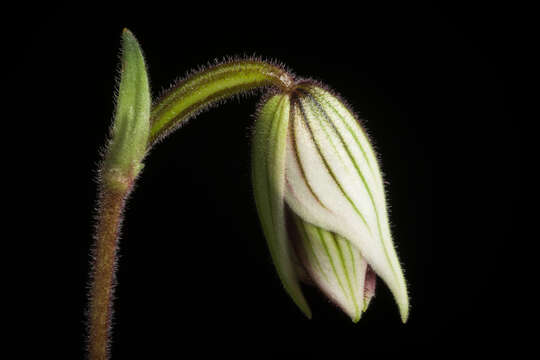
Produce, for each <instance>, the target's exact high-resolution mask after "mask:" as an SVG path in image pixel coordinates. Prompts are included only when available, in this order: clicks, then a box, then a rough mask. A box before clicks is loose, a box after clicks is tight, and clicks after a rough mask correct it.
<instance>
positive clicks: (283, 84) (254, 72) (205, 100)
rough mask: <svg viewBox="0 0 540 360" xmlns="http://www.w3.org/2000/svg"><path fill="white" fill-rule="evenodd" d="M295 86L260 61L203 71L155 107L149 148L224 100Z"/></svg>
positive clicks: (289, 77)
mask: <svg viewBox="0 0 540 360" xmlns="http://www.w3.org/2000/svg"><path fill="white" fill-rule="evenodd" d="M292 84H293V78H292V75H290V74H289V73H287V72H286V71H285V70H284V69H283V68H281V67H279V66H277V65H273V64H270V63H266V62H263V61H259V60H235V61H230V62H226V63H223V64H219V65H216V66H212V67H210V68H208V69H205V70H202V71H200V72H198V73H195V74H194V75H192V76H189V77H187V78H186V79H184V80H182V81H180V82H179V83H178V84H176V86H174V87H173V88H172V89H171V90H170V91H168V92H167V93H166V94H165V95H164V96H162V97H161V98H160V99H159V100H158V101H157V102H156V103H155V104H154V106H153V108H152V112H151V115H150V122H151V129H150V138H149V142H148V145H149V146H152V145H153V144H154V143H155V142H156V141H157V140H159V139H161V138H163V137H164V136H166V135H167V134H169V133H170V132H171V131H173V130H174V129H176V128H177V127H178V126H180V125H181V124H182V123H183V122H185V121H186V120H188V119H189V118H191V117H193V116H195V115H197V114H198V113H199V112H201V111H202V110H204V109H206V108H208V107H209V106H211V105H213V104H215V103H217V102H219V101H221V100H224V99H226V98H229V97H231V96H234V95H238V94H241V93H244V92H246V91H249V90H253V89H257V88H263V87H270V86H273V87H275V88H278V89H280V90H287V89H289V88H290V87H291V86H292Z"/></svg>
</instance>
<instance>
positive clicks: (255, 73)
mask: <svg viewBox="0 0 540 360" xmlns="http://www.w3.org/2000/svg"><path fill="white" fill-rule="evenodd" d="M122 36H123V52H122V70H121V75H122V77H121V81H120V87H119V96H118V102H117V113H116V118H115V122H114V124H113V128H112V133H111V141H110V143H109V146H108V149H107V152H106V154H105V157H104V161H103V164H102V169H101V174H102V176H101V178H100V196H99V208H98V221H97V227H96V233H95V246H94V249H93V255H94V256H93V264H92V265H93V266H92V284H91V290H90V304H89V309H88V323H89V324H88V325H89V328H88V331H89V335H88V355H89V359H90V360H107V359H109V341H110V339H109V338H110V336H109V335H110V329H111V318H112V311H113V307H112V300H113V291H114V285H115V270H116V268H117V265H116V254H117V251H118V238H119V234H120V227H121V224H122V215H123V211H124V207H125V204H126V200H127V198H128V195H129V194H130V192H131V189H132V188H133V185H134V182H135V180H136V178H137V176H138V175H139V173H140V171H141V169H142V167H143V163H142V161H143V159H144V157H145V155H146V152H147V150H148V149H149V148H150V147H152V146H153V145H154V144H155V142H156V141H157V140H159V139H162V138H163V137H165V136H166V135H168V134H170V133H171V132H172V131H173V130H174V129H176V128H177V127H179V126H180V125H182V123H184V122H185V121H187V120H188V119H190V118H191V117H193V116H195V115H197V114H198V113H199V112H201V111H203V110H205V109H207V108H209V107H210V106H211V105H213V104H216V103H218V102H219V101H221V100H225V99H226V98H229V97H232V96H235V95H238V94H241V93H245V92H246V91H250V90H254V89H257V88H264V87H274V88H278V89H280V90H281V91H288V89H290V88H291V87H292V86H293V78H292V76H291V75H289V74H288V73H287V72H286V71H285V70H284V69H283V68H281V67H279V66H276V65H273V64H269V63H266V62H263V61H259V60H253V59H249V60H234V61H229V62H225V63H223V64H219V65H215V66H212V67H209V68H208V69H206V70H203V71H200V72H198V73H195V74H193V75H191V76H188V77H187V78H186V79H184V80H182V81H180V82H178V83H177V85H176V86H174V87H172V88H171V90H170V91H168V92H167V93H166V94H164V95H163V96H162V97H161V98H160V99H159V100H158V101H157V102H156V103H155V104H154V106H153V108H152V109H151V110H150V91H149V86H148V79H147V74H146V67H145V63H144V59H143V56H142V51H141V49H140V47H139V44H138V42H137V40H136V39H135V37H134V36H133V34H131V33H130V32H129V31H128V30H124V32H123V34H122Z"/></svg>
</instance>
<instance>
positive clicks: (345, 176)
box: [253, 82, 409, 322]
mask: <svg viewBox="0 0 540 360" xmlns="http://www.w3.org/2000/svg"><path fill="white" fill-rule="evenodd" d="M253 186H254V191H255V200H256V203H257V209H258V212H259V217H260V219H261V222H262V225H263V229H264V234H265V236H266V238H267V241H268V245H269V248H270V252H271V254H272V258H273V260H274V263H275V265H276V268H277V270H278V273H279V275H280V278H281V280H282V282H283V284H284V286H285V289H286V290H287V291H288V292H289V294H290V295H291V296H292V298H293V299H294V301H295V302H296V303H297V304H298V305H299V306H300V308H301V309H302V310H303V311H304V312H305V313H306V314H308V315H309V314H310V311H309V307H308V306H307V304H306V301H305V299H304V297H303V295H302V292H301V290H300V285H299V275H298V274H299V271H298V270H297V269H296V268H295V262H297V261H299V262H300V263H301V266H302V267H303V268H304V270H305V271H307V273H308V274H309V275H310V277H311V279H312V280H313V281H314V282H315V283H316V284H317V285H318V286H319V287H320V288H321V290H323V291H324V292H325V293H326V294H327V295H328V296H329V297H330V298H331V299H332V300H333V301H334V302H335V303H336V304H337V305H338V306H340V307H341V308H342V309H343V310H344V311H345V312H346V313H347V314H348V315H349V316H350V317H351V318H352V319H353V321H358V320H359V319H360V317H361V314H362V312H363V311H365V310H366V308H367V305H368V303H369V300H370V299H371V297H372V296H373V291H374V286H375V282H374V277H373V276H372V273H371V271H374V272H375V273H376V274H377V275H378V276H379V277H380V278H382V280H383V281H384V282H385V283H386V284H387V285H388V287H389V288H390V290H391V292H392V294H393V295H394V297H395V299H396V302H397V304H398V306H399V309H400V313H401V318H402V320H403V322H405V321H406V320H407V317H408V307H409V301H408V295H407V288H406V284H405V280H404V277H403V272H402V269H401V266H400V263H399V261H398V258H397V255H396V251H395V249H394V245H393V242H392V237H391V234H390V227H389V221H388V215H387V210H386V201H385V195H384V188H383V181H382V176H381V171H380V169H379V165H378V162H377V159H376V155H375V152H374V151H373V148H372V146H371V145H370V142H369V140H368V137H367V135H366V134H365V132H364V130H363V129H362V128H361V126H360V125H359V122H358V120H357V119H356V118H355V116H354V115H353V114H352V113H351V111H350V110H349V109H348V108H347V107H346V106H345V105H344V104H343V103H342V101H340V100H339V99H338V98H337V97H336V96H335V95H333V94H332V93H331V92H329V91H328V90H326V89H324V88H322V87H321V86H318V85H315V84H313V83H311V82H302V83H299V84H297V85H296V86H295V87H294V88H293V89H292V90H291V91H290V92H288V93H283V94H278V95H274V96H273V97H271V98H269V99H268V100H267V101H266V103H265V104H264V105H263V106H262V107H261V110H260V112H259V115H258V117H257V122H256V126H255V134H254V142H253ZM286 205H287V206H288V207H289V208H290V210H291V212H292V218H293V220H295V223H296V225H297V235H298V236H297V237H298V238H299V239H300V240H299V241H293V237H292V236H291V234H288V233H287V231H286V227H285V221H286V212H285V211H286V210H285V207H286ZM297 259H298V260H297Z"/></svg>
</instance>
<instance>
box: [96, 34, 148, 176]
mask: <svg viewBox="0 0 540 360" xmlns="http://www.w3.org/2000/svg"><path fill="white" fill-rule="evenodd" d="M150 106H151V96H150V86H149V81H148V75H147V73H146V65H145V62H144V58H143V54H142V51H141V48H140V46H139V43H138V42H137V39H135V37H134V36H133V34H132V33H131V32H130V31H129V30H127V29H124V31H123V33H122V67H121V70H120V83H119V86H118V98H117V101H116V116H115V119H114V123H113V127H112V131H111V140H110V142H109V146H108V149H107V153H106V155H105V159H104V165H103V169H104V170H105V171H107V172H109V173H111V174H115V176H118V177H121V178H134V177H136V176H137V174H138V173H139V171H140V170H141V168H142V166H143V165H142V160H143V158H144V156H145V154H146V149H147V144H148V136H149V133H150ZM109 175H110V174H107V175H106V176H109ZM105 180H106V181H107V180H108V179H105Z"/></svg>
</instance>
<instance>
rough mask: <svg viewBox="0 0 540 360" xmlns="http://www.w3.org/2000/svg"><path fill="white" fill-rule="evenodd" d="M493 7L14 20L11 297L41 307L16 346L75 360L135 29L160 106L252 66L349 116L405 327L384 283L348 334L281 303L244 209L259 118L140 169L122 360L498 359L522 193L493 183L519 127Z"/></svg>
mask: <svg viewBox="0 0 540 360" xmlns="http://www.w3.org/2000/svg"><path fill="white" fill-rule="evenodd" d="M491 6H492V5H485V6H484V5H477V6H476V7H474V8H471V7H466V6H463V7H449V6H448V7H444V6H434V5H430V4H421V5H414V6H409V5H408V6H401V7H393V6H391V5H384V6H380V7H372V6H361V7H359V8H352V7H351V5H344V4H339V3H337V2H336V3H331V4H325V3H320V4H314V3H310V4H302V5H300V4H296V3H284V4H282V3H271V2H267V3H264V2H252V3H251V4H249V5H248V4H236V3H228V4H226V5H220V6H217V5H214V4H211V3H203V2H199V3H195V4H187V3H180V2H177V3H174V5H173V4H167V3H157V2H154V3H148V4H144V5H142V6H140V5H137V4H135V3H134V2H122V3H119V4H118V5H116V6H113V5H107V6H98V5H92V6H87V7H85V6H81V5H76V6H74V5H56V6H52V7H42V8H33V9H32V12H31V14H30V15H28V13H27V12H24V11H23V10H21V12H20V14H21V15H20V22H19V27H17V28H16V30H12V32H13V33H14V34H15V35H17V36H16V37H15V38H16V39H17V43H15V42H14V44H15V45H16V47H15V48H14V49H15V50H13V51H12V52H10V54H11V56H10V57H11V59H12V60H15V63H16V64H15V65H14V66H13V68H12V69H14V71H13V72H14V74H8V75H15V76H16V78H17V79H18V84H19V85H22V86H20V87H15V89H16V91H15V93H17V96H16V98H15V99H14V101H16V103H15V104H16V106H17V108H18V109H20V115H22V116H19V118H20V119H24V120H21V121H13V122H11V126H13V127H14V131H13V132H12V134H23V135H24V136H22V137H21V138H22V139H23V140H22V141H20V142H19V143H18V145H17V147H12V148H11V149H12V152H11V154H14V155H12V156H11V158H15V159H16V160H18V159H22V160H25V161H24V162H21V161H16V162H17V163H18V164H19V165H21V163H22V164H24V165H23V166H21V167H22V168H24V169H22V170H21V171H28V170H29V169H28V165H27V164H29V163H30V164H32V165H31V169H30V175H29V176H26V175H25V176H21V177H20V178H21V179H20V180H19V184H25V185H24V186H25V187H26V190H25V191H24V194H25V195H28V194H29V195H30V197H29V199H31V200H28V201H32V204H33V205H32V206H27V207H25V208H24V210H21V211H24V212H19V213H20V214H22V216H23V217H24V218H25V219H26V220H27V222H26V225H25V226H21V227H19V234H20V236H21V238H23V239H31V240H27V241H25V242H24V244H25V246H31V249H32V251H30V250H27V253H30V255H31V256H29V259H31V260H28V265H29V266H28V269H29V271H26V272H23V275H26V276H27V278H26V280H25V282H24V284H28V286H26V285H23V286H22V287H24V288H25V289H26V290H29V291H30V294H31V295H29V297H28V298H29V299H30V301H31V303H33V306H31V310H27V311H26V312H24V314H29V315H30V316H29V317H28V318H26V317H23V318H24V320H22V323H23V325H24V328H25V329H26V330H24V331H25V332H23V331H22V330H21V332H20V334H21V335H23V336H30V335H31V336H32V337H34V336H35V337H36V338H40V339H42V340H43V339H47V340H46V341H43V344H44V345H43V346H42V351H43V353H45V354H55V358H64V357H65V358H71V359H74V358H82V357H83V355H84V334H85V325H84V321H85V319H84V309H85V306H86V303H87V295H86V291H87V284H88V270H89V250H90V246H91V244H92V231H93V225H94V220H93V217H94V215H95V202H96V181H95V177H96V170H97V164H98V162H99V159H100V155H99V149H100V148H102V146H103V144H104V142H105V138H106V135H107V131H108V127H109V125H110V121H111V119H112V114H113V110H114V108H113V93H114V89H115V77H116V76H117V67H118V50H119V45H120V42H119V40H120V35H121V31H122V29H123V28H124V27H127V28H129V29H130V30H132V32H133V33H134V34H135V36H136V37H137V38H138V39H139V41H140V43H141V46H142V48H143V50H144V52H145V55H146V60H147V63H148V67H149V76H150V79H151V86H152V92H153V95H154V96H156V95H158V94H159V93H160V91H161V90H162V89H163V88H165V87H166V86H168V85H169V84H170V83H171V82H172V81H173V80H174V79H176V78H178V77H181V76H183V75H184V74H185V73H186V72H187V71H188V70H190V69H193V68H196V67H198V66H199V65H204V64H206V63H207V62H208V61H211V60H213V59H215V58H218V59H220V58H222V57H224V56H228V55H240V56H242V55H253V54H255V55H258V56H262V57H264V58H267V59H275V60H278V61H280V62H283V63H284V64H286V65H287V66H288V67H289V68H290V69H292V70H293V71H294V72H295V73H296V74H297V75H298V76H301V77H313V78H315V79H318V80H321V81H322V82H324V83H326V84H328V85H329V86H330V87H332V88H333V89H335V90H336V91H337V92H339V93H340V94H341V95H342V96H343V97H344V98H345V99H347V101H348V102H349V103H350V104H351V106H352V107H353V108H354V109H355V110H356V111H357V113H358V114H359V116H360V117H361V118H363V119H365V120H366V122H365V124H366V127H367V128H368V130H369V132H370V134H371V135H372V138H373V139H374V142H375V144H376V147H377V149H378V151H379V153H380V156H381V159H382V167H383V170H384V172H385V175H386V176H385V177H386V180H387V181H388V185H387V190H388V197H389V204H390V206H391V221H392V229H393V234H394V238H395V242H396V244H397V248H398V254H399V257H400V260H401V262H402V264H403V266H404V269H405V276H406V279H407V281H408V283H409V292H410V295H411V312H410V319H409V322H408V323H407V324H405V325H403V324H401V322H400V319H399V315H398V310H397V306H396V305H395V304H394V303H393V299H392V297H391V294H390V293H389V291H388V289H387V288H386V287H385V286H384V284H383V283H382V282H380V281H379V283H378V285H379V286H378V289H377V295H376V298H375V299H374V301H373V302H372V304H371V305H370V308H369V310H368V311H367V313H366V314H365V315H364V317H363V318H362V320H361V321H360V322H359V323H358V324H353V323H352V322H351V321H350V320H349V319H348V318H347V317H346V316H345V315H344V314H343V313H341V311H340V310H339V309H337V308H336V307H335V306H334V305H332V304H331V303H329V302H328V301H327V300H326V299H325V298H324V297H323V296H322V295H321V294H320V293H318V291H317V290H315V289H313V288H309V287H306V288H305V292H306V294H307V297H308V301H309V303H310V304H311V307H312V310H313V314H314V316H313V319H312V320H307V319H306V318H304V316H303V315H302V313H301V312H300V311H299V310H298V309H297V308H296V307H295V305H294V304H293V302H292V301H291V300H290V299H289V297H288V296H287V294H286V293H285V292H284V290H283V289H282V286H281V284H280V282H279V279H278V277H277V275H276V273H275V270H274V268H273V265H272V263H271V259H270V255H269V253H268V251H267V248H266V243H265V240H264V238H263V235H262V231H261V230H260V227H259V223H258V218H257V214H256V211H255V206H254V202H253V195H252V189H251V183H250V131H251V130H250V129H251V126H252V114H253V112H254V110H255V107H256V104H257V101H258V97H256V96H253V97H249V98H246V99H242V100H241V101H238V100H233V101H230V102H228V103H226V104H225V105H223V106H221V107H219V108H215V109H212V110H210V111H208V112H205V113H203V114H201V115H200V116H198V117H197V118H196V119H194V120H192V121H190V123H189V124H188V125H187V126H185V127H184V128H183V129H182V130H180V131H178V132H176V133H174V134H172V135H171V136H170V137H169V138H167V139H166V140H165V141H164V142H163V143H161V144H159V145H158V146H156V147H155V148H154V149H153V150H152V152H151V154H150V155H149V157H148V158H147V161H146V167H145V169H144V172H143V174H142V176H141V178H140V179H139V182H138V184H137V186H136V189H135V191H134V193H133V195H132V196H131V198H130V201H129V204H128V207H127V211H126V213H125V226H124V228H123V236H122V239H121V246H120V259H119V269H118V281H119V285H118V286H117V287H116V296H117V299H116V301H115V317H114V333H113V345H112V355H113V359H132V358H156V359H157V358H170V357H181V356H182V355H185V354H187V352H188V351H199V352H200V353H201V354H205V353H209V352H220V353H223V354H225V353H232V354H239V353H249V354H254V355H255V354H265V353H269V354H285V353H305V354H318V353H319V354H320V353H333V352H337V353H339V354H344V353H347V352H350V353H352V354H357V356H359V357H360V356H362V355H363V354H372V353H385V352H402V351H405V350H409V351H415V352H417V353H418V352H427V351H428V349H431V348H433V347H436V348H437V349H438V351H445V352H446V351H451V350H463V349H465V348H469V349H470V348H475V349H478V350H481V351H488V349H491V350H493V349H500V348H503V347H507V346H509V344H510V341H509V338H510V334H509V329H508V328H507V327H505V326H503V324H504V323H505V320H506V319H505V318H506V317H507V316H508V315H507V313H506V312H505V310H504V309H505V306H506V305H505V304H506V298H507V296H508V292H509V287H510V286H509V279H508V278H509V276H508V270H509V269H508V266H507V265H506V264H507V262H506V258H505V247H504V245H505V244H506V241H507V240H508V241H510V240H512V239H513V237H514V236H515V235H516V233H515V231H514V229H513V225H512V223H513V218H514V216H515V213H516V212H517V210H516V209H515V202H514V201H515V200H514V199H515V198H516V197H517V192H518V187H517V175H513V177H508V176H506V175H504V174H505V171H506V170H508V171H509V170H512V171H513V172H514V174H515V173H517V171H516V170H517V169H519V165H518V164H517V162H516V161H517V160H516V155H517V148H516V147H515V146H514V142H515V141H516V140H517V125H516V123H515V122H514V121H513V119H512V116H511V114H510V110H509V109H508V106H507V104H506V101H507V99H506V98H507V94H506V92H507V91H508V90H507V86H506V81H507V79H506V78H505V74H504V72H503V69H504V67H505V63H506V60H507V57H508V50H507V48H506V45H507V43H508V41H509V39H508V37H507V36H508V35H505V34H506V31H505V25H504V24H505V22H506V20H507V19H506V18H505V17H507V16H509V15H507V14H505V12H504V11H503V9H494V8H492V7H491ZM23 13H25V15H24V16H23V15H22V14H23ZM14 174H17V172H14ZM25 174H26V173H25ZM36 174H38V176H36ZM36 177H37V178H39V181H36ZM27 183H28V184H30V185H29V186H27V185H26V184H27ZM29 224H31V225H29ZM36 234H37V235H36ZM32 255H33V256H32ZM34 257H35V258H39V260H38V259H34ZM38 263H39V266H38V265H35V264H38ZM49 338H50V339H49ZM27 350H32V349H27V348H22V349H21V350H20V351H23V352H24V351H27Z"/></svg>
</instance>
